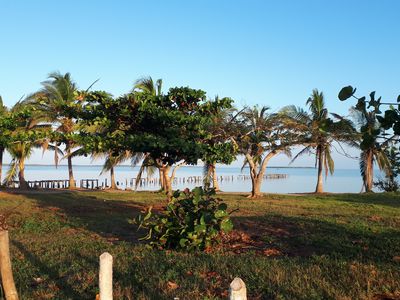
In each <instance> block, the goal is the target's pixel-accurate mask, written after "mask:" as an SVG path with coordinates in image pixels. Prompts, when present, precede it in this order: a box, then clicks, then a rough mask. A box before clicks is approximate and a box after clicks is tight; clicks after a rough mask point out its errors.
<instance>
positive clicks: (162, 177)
mask: <svg viewBox="0 0 400 300" xmlns="http://www.w3.org/2000/svg"><path fill="white" fill-rule="evenodd" d="M158 175H159V176H160V190H161V191H164V190H165V188H164V174H163V172H162V170H161V168H158Z"/></svg>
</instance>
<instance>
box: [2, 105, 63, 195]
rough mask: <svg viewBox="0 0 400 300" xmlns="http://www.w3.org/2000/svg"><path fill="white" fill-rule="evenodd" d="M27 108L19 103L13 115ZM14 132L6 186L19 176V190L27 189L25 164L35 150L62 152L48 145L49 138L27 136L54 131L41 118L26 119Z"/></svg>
mask: <svg viewBox="0 0 400 300" xmlns="http://www.w3.org/2000/svg"><path fill="white" fill-rule="evenodd" d="M24 107H25V104H24V103H20V102H18V103H17V104H15V105H14V107H13V108H12V109H11V112H12V113H18V112H19V111H21V110H23V109H24ZM18 125H19V126H18V127H17V128H16V129H15V130H14V132H13V134H14V136H15V139H16V141H14V142H12V143H10V144H9V145H8V147H7V150H8V152H9V153H10V155H11V157H12V160H11V163H10V168H9V170H8V172H7V176H6V178H5V180H4V184H6V185H7V184H10V183H11V182H12V181H14V180H15V179H16V177H17V176H18V180H19V188H21V189H27V188H28V183H27V182H26V180H25V162H26V160H27V159H28V158H29V157H30V156H31V155H32V153H33V149H34V148H43V150H47V149H50V150H55V151H57V152H59V153H60V152H61V153H62V151H60V150H59V149H55V148H54V147H53V146H51V145H49V144H48V141H47V138H46V137H43V138H40V137H37V138H35V135H33V137H32V136H25V134H26V133H27V132H35V133H37V134H38V133H40V132H49V131H51V129H52V125H51V124H48V123H43V122H40V121H39V118H37V117H36V115H35V114H32V116H31V117H29V118H27V119H25V121H24V122H23V123H21V124H18Z"/></svg>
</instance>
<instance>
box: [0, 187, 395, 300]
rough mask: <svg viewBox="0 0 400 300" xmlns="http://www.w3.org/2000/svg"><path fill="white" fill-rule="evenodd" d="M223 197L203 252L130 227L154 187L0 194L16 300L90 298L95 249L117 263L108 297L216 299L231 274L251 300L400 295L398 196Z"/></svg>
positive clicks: (156, 200)
mask: <svg viewBox="0 0 400 300" xmlns="http://www.w3.org/2000/svg"><path fill="white" fill-rule="evenodd" d="M221 197H222V198H223V199H224V200H225V201H226V203H227V204H228V207H229V208H230V209H232V210H233V209H236V208H238V209H239V210H238V211H237V212H235V213H234V215H233V216H234V217H233V219H234V223H235V226H236V231H235V232H234V233H233V234H231V235H229V236H227V237H225V238H224V240H225V245H224V246H223V247H220V249H217V250H215V251H213V252H211V253H193V254H186V253H179V252H174V251H157V250H148V249H146V247H145V246H144V245H142V244H140V243H138V241H137V238H138V237H139V236H141V235H142V233H140V232H139V233H138V232H137V231H136V227H135V225H133V224H132V223H131V221H130V220H131V219H132V218H134V217H135V216H136V215H137V214H138V213H139V212H140V211H141V210H142V209H143V208H144V207H145V206H147V205H150V204H153V205H156V206H157V205H161V204H162V203H163V197H162V195H160V194H156V193H146V192H143V193H142V192H140V193H133V192H115V193H111V192H71V193H70V192H62V193H29V194H9V193H4V192H1V193H0V213H8V212H10V210H12V211H11V214H10V216H9V217H8V224H9V227H10V235H11V240H12V249H11V250H12V258H13V269H14V274H15V279H16V284H17V287H18V290H19V291H20V293H21V299H94V297H95V295H96V293H97V276H98V275H97V274H98V273H97V272H98V256H99V255H100V254H101V253H102V252H104V251H109V252H110V253H111V254H112V255H113V256H114V259H115V267H114V279H115V285H114V289H115V299H173V297H174V296H177V297H180V299H220V298H226V295H227V293H226V288H227V287H228V286H229V282H230V281H231V280H232V279H233V277H235V276H240V277H241V278H242V279H243V280H244V281H245V282H246V284H247V286H248V291H249V299H374V298H375V299H380V298H379V297H381V296H383V295H385V296H387V297H389V296H390V297H393V298H395V297H396V295H397V296H400V196H399V195H390V194H386V195H384V194H371V195H355V194H343V195H323V196H314V195H305V196H286V195H267V196H265V197H263V198H261V199H256V200H251V199H247V198H245V197H244V195H240V194H235V195H229V194H224V195H221Z"/></svg>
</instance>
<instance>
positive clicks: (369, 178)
mask: <svg viewBox="0 0 400 300" xmlns="http://www.w3.org/2000/svg"><path fill="white" fill-rule="evenodd" d="M366 164H367V167H366V170H365V177H366V178H365V191H366V192H367V193H368V192H372V186H373V181H374V156H373V153H372V151H368V155H367V162H366Z"/></svg>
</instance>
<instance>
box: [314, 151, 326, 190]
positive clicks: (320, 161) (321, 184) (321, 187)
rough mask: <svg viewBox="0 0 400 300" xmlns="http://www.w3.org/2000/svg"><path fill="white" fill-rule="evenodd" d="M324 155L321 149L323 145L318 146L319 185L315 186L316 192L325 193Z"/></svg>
mask: <svg viewBox="0 0 400 300" xmlns="http://www.w3.org/2000/svg"><path fill="white" fill-rule="evenodd" d="M323 156H324V153H323V151H322V150H321V147H318V150H317V157H318V158H317V159H318V180H317V186H316V187H315V192H316V193H323V192H324V187H323V176H322V167H323Z"/></svg>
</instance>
